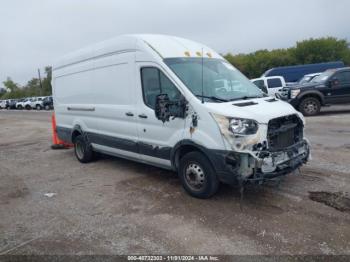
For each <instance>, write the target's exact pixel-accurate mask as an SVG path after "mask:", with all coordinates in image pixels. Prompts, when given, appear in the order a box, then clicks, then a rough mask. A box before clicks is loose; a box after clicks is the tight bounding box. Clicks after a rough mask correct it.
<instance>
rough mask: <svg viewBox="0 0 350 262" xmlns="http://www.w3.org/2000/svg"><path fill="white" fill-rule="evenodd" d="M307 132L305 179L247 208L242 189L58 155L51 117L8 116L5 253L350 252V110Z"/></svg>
mask: <svg viewBox="0 0 350 262" xmlns="http://www.w3.org/2000/svg"><path fill="white" fill-rule="evenodd" d="M306 135H307V137H308V138H309V140H310V141H311V144H312V160H311V161H310V162H309V164H308V165H306V166H305V167H303V168H302V170H301V173H302V174H301V175H298V174H294V175H289V176H287V177H285V178H284V179H283V181H282V182H281V183H280V184H279V186H277V185H265V186H263V187H258V186H250V187H248V188H247V189H246V191H245V196H244V200H243V204H242V205H243V209H242V210H241V209H240V204H239V198H240V196H239V193H238V190H237V189H236V188H231V187H229V186H222V187H221V189H220V191H219V193H218V194H217V195H215V196H214V197H213V198H211V199H209V200H199V199H194V198H191V197H190V196H188V195H187V194H186V193H185V192H184V190H183V189H182V187H181V185H180V182H179V180H178V179H177V177H176V175H175V174H174V173H172V172H169V171H165V170H162V169H158V168H155V167H150V166H146V165H143V164H138V163H134V162H131V161H127V160H122V159H118V158H112V157H103V158H102V159H99V160H98V161H96V162H93V163H90V164H86V165H83V164H80V163H79V162H78V161H77V160H76V159H75V157H74V154H73V150H71V149H68V150H51V149H50V145H51V124H50V113H49V112H33V111H30V112H27V111H5V110H2V111H0V254H199V253H201V254H313V255H315V254H350V210H349V208H350V200H349V198H348V197H349V196H348V194H347V192H350V171H349V170H350V107H344V106H343V107H331V108H327V109H326V110H323V112H322V114H321V115H320V116H317V117H309V118H307V126H306ZM309 192H313V193H311V194H312V196H311V198H310V195H309V194H310V193H309ZM46 193H55V194H54V195H53V196H52V197H48V196H45V194H46Z"/></svg>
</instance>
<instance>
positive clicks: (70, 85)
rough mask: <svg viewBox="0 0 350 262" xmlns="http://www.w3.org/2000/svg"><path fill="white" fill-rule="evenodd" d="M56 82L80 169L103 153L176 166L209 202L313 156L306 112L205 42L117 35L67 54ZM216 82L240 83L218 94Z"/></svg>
mask: <svg viewBox="0 0 350 262" xmlns="http://www.w3.org/2000/svg"><path fill="white" fill-rule="evenodd" d="M97 47H98V48H97ZM77 67H79V71H77V70H76V68H77ZM73 73H74V77H72V74H73ZM52 77H53V78H52V79H53V80H52V82H53V83H54V85H53V89H54V92H53V94H54V106H55V115H56V119H57V133H58V137H59V138H60V139H61V140H63V141H65V142H69V143H73V144H74V152H75V156H76V157H77V159H78V160H79V161H80V162H82V163H87V162H89V161H91V160H92V159H93V156H94V152H103V153H105V154H110V155H114V156H118V157H122V158H127V159H131V160H134V161H139V162H143V163H147V164H150V165H155V166H158V167H162V168H166V169H170V170H174V171H177V172H178V174H179V178H180V180H181V182H182V184H183V187H184V188H185V190H186V191H187V192H188V193H189V194H190V195H192V196H194V197H198V198H208V197H210V196H212V195H213V194H215V192H216V191H217V190H218V187H219V184H220V182H224V183H229V184H233V183H235V182H237V181H239V183H240V185H241V186H242V185H243V184H244V183H246V182H263V181H266V180H269V179H272V178H275V177H278V176H281V175H286V174H288V173H291V172H293V171H294V170H295V169H297V168H298V167H300V166H301V165H302V164H303V163H305V162H306V161H307V160H308V155H309V145H308V142H307V141H306V139H305V138H304V137H303V133H304V132H303V128H304V120H303V116H302V115H301V114H300V113H298V112H297V111H296V110H295V109H294V108H293V107H292V106H290V105H289V104H288V103H285V102H283V101H280V100H278V99H275V98H271V97H267V95H266V94H264V93H263V92H262V91H261V90H260V89H259V88H257V87H256V86H255V85H254V84H253V83H251V82H250V81H249V79H247V78H246V77H245V76H244V75H243V74H241V73H240V72H239V71H238V70H237V69H235V68H234V67H233V66H232V65H231V64H230V63H229V62H227V61H226V60H225V59H224V58H223V57H222V56H220V55H219V54H218V53H216V52H215V51H213V50H212V49H210V48H208V47H206V46H204V45H203V44H199V43H196V42H193V41H190V40H187V39H183V38H178V37H173V36H162V35H130V36H121V37H117V38H114V39H112V40H110V41H106V42H103V43H100V44H98V45H97V46H92V47H91V48H88V49H83V50H80V51H78V52H76V53H72V54H70V55H69V56H66V57H65V58H63V59H61V60H60V61H59V62H58V63H56V64H55V65H54V66H53V75H52ZM218 80H220V81H227V82H235V83H237V84H235V86H234V87H233V86H232V88H229V89H228V90H226V92H221V91H222V90H220V94H217V93H216V92H217V91H218V90H217V86H216V85H215V83H216V82H217V81H218ZM95 83H99V85H98V88H96V84H95ZM238 83H239V84H238Z"/></svg>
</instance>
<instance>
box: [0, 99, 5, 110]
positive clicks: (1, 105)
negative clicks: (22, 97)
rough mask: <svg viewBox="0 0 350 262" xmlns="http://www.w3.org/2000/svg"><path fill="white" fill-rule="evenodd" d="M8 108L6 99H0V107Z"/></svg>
mask: <svg viewBox="0 0 350 262" xmlns="http://www.w3.org/2000/svg"><path fill="white" fill-rule="evenodd" d="M5 108H6V100H0V109H5Z"/></svg>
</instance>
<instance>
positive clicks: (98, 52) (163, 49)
mask: <svg viewBox="0 0 350 262" xmlns="http://www.w3.org/2000/svg"><path fill="white" fill-rule="evenodd" d="M136 50H141V51H146V52H152V51H151V50H153V51H155V53H156V54H158V55H159V56H160V57H162V58H170V57H200V56H201V53H202V50H203V53H204V57H213V58H221V56H220V55H219V54H217V53H216V52H215V51H214V50H212V49H211V48H209V47H207V46H205V45H203V44H200V43H197V42H194V41H191V40H188V39H185V38H180V37H176V36H169V35H151V34H140V35H122V36H118V37H115V38H112V39H110V40H106V41H103V42H100V43H97V44H94V45H91V46H88V47H85V48H83V49H80V50H77V51H75V52H73V53H70V54H67V55H66V56H64V57H62V58H61V59H60V60H58V61H57V63H55V65H54V66H53V69H57V68H59V67H62V66H66V65H69V64H72V63H77V62H80V61H85V60H89V59H92V58H94V57H99V56H103V55H108V54H112V53H122V52H128V51H136Z"/></svg>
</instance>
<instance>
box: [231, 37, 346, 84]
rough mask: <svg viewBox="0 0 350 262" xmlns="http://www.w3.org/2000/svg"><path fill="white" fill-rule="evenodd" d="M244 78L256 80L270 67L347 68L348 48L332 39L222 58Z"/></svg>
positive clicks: (343, 42) (304, 42)
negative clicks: (337, 63)
mask: <svg viewBox="0 0 350 262" xmlns="http://www.w3.org/2000/svg"><path fill="white" fill-rule="evenodd" d="M224 57H225V58H226V60H227V61H229V62H230V63H231V64H233V65H234V66H235V67H236V68H238V69H239V70H240V71H241V72H242V73H243V74H245V75H246V76H247V77H248V78H250V79H251V78H256V77H260V76H261V75H262V74H263V73H264V72H265V71H266V70H268V69H270V68H272V67H278V66H289V65H300V64H313V63H322V62H332V61H340V60H341V61H343V62H344V63H345V64H346V65H350V46H349V43H348V42H347V41H346V40H345V39H337V38H335V37H323V38H318V39H313V38H310V39H308V40H304V41H301V42H297V43H296V45H295V46H293V47H290V48H285V49H274V50H271V51H269V50H266V49H263V50H258V51H255V52H253V53H250V54H237V55H232V54H231V53H228V54H226V55H224Z"/></svg>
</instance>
